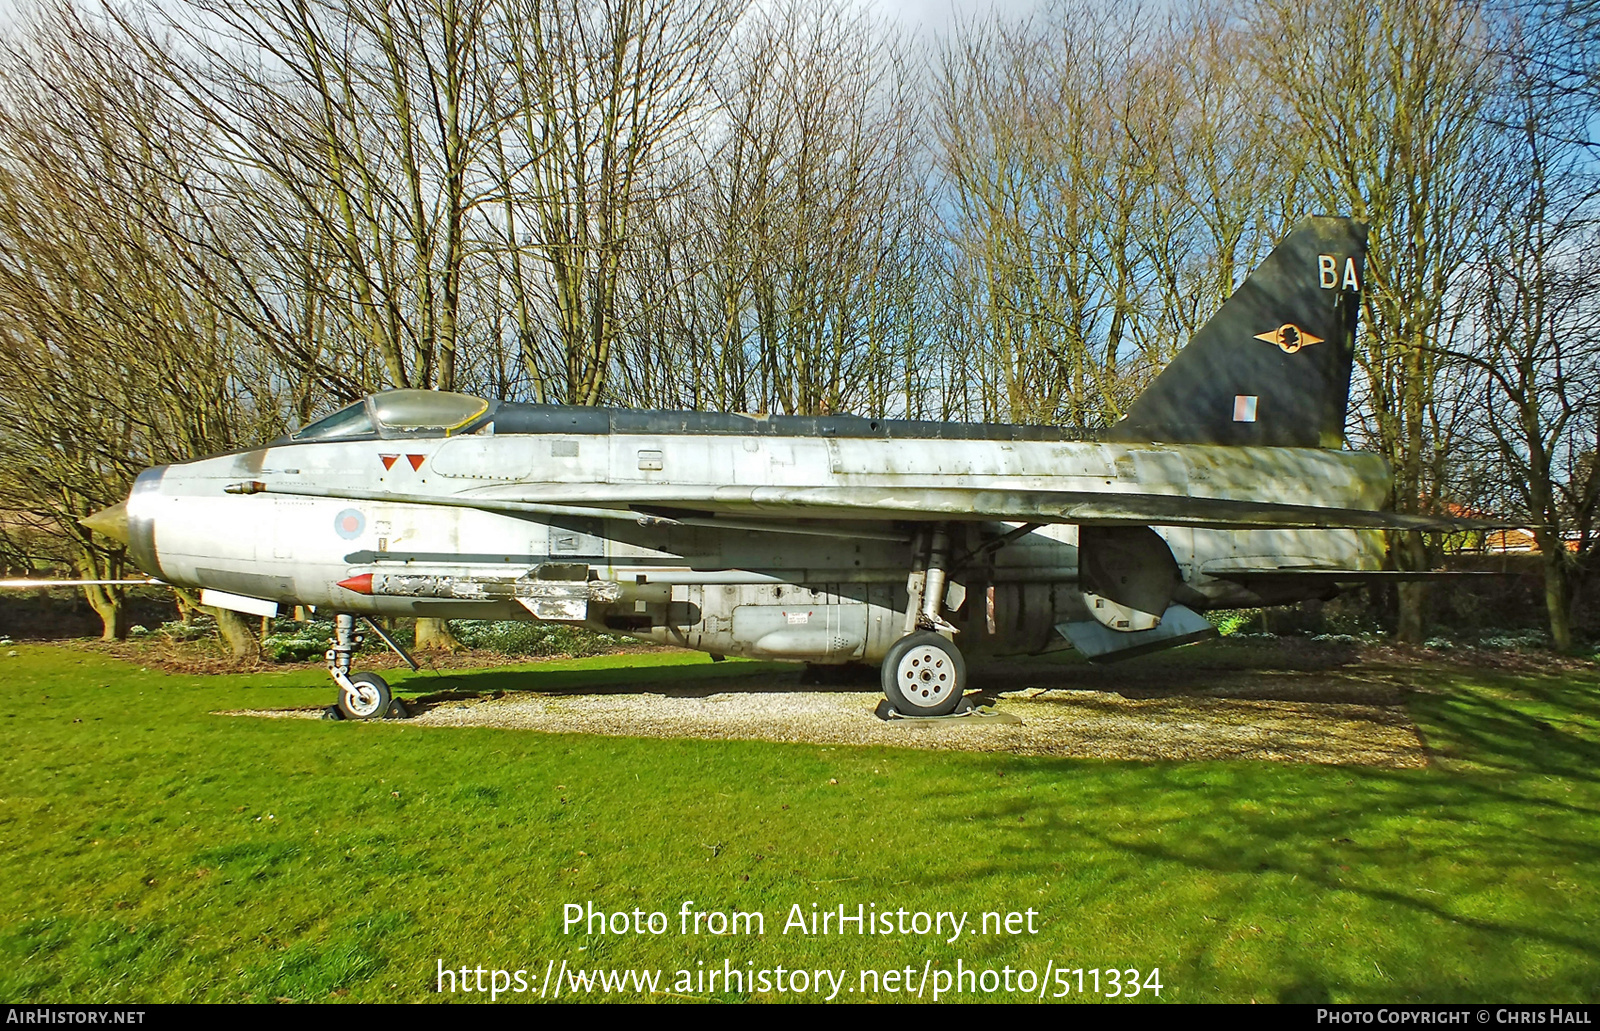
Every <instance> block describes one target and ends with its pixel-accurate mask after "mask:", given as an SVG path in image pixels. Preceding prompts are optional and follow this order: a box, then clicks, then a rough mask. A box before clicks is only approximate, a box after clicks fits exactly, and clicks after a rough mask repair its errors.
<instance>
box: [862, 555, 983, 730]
mask: <svg viewBox="0 0 1600 1031" xmlns="http://www.w3.org/2000/svg"><path fill="white" fill-rule="evenodd" d="M912 562H913V565H912V572H911V576H910V577H909V578H908V579H907V581H906V593H907V596H908V598H909V604H908V605H907V613H906V615H907V619H906V623H907V626H906V630H907V633H906V635H905V636H904V637H902V638H900V639H899V640H898V641H896V642H895V643H894V644H893V645H891V646H890V647H889V653H888V654H887V655H885V656H884V659H883V669H882V671H881V673H882V682H883V693H884V695H885V696H886V697H887V698H888V699H889V704H890V705H891V706H893V707H894V709H895V711H896V712H899V713H900V714H901V715H902V716H948V715H949V714H950V713H952V712H954V711H955V710H956V708H957V706H959V705H960V704H961V699H962V696H963V695H964V694H965V693H966V689H967V664H966V660H964V659H963V658H962V657H961V649H959V648H957V647H956V646H955V644H954V643H952V642H951V641H950V639H949V638H948V637H947V636H945V635H947V634H954V633H956V632H957V631H956V628H955V627H954V626H952V625H951V624H950V623H949V621H947V620H946V619H945V618H944V617H943V616H942V615H940V610H941V609H942V608H943V606H944V593H945V584H946V583H947V582H948V572H949V568H948V567H949V564H950V532H949V530H948V529H947V528H946V527H945V526H944V525H942V524H940V525H937V526H935V527H934V528H933V530H932V531H931V532H929V533H919V534H918V535H917V540H916V542H915V544H914V545H913V548H912Z"/></svg>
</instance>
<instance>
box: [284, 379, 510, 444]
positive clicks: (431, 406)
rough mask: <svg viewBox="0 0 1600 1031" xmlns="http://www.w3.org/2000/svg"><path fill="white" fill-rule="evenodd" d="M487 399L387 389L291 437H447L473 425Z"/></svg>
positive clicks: (483, 412) (486, 409) (486, 407)
mask: <svg viewBox="0 0 1600 1031" xmlns="http://www.w3.org/2000/svg"><path fill="white" fill-rule="evenodd" d="M490 407H491V406H490V403H489V402H488V401H485V400H484V399H483V398H481V397H473V396H472V395H471V394H453V393H449V392H447V391H442V390H388V391H385V392H383V393H381V394H373V395H372V396H370V397H368V398H367V399H366V400H364V401H358V402H356V403H355V404H353V405H350V406H349V407H347V408H341V409H339V410H338V411H337V412H334V413H333V414H332V415H330V416H327V417H326V418H323V419H319V420H318V421H316V422H314V423H312V424H311V425H310V426H307V427H306V428H305V429H303V430H301V431H300V432H298V433H296V434H294V435H293V436H292V438H291V439H293V440H355V439H359V438H364V437H374V436H376V437H384V438H387V437H448V436H450V435H451V434H454V433H460V432H462V431H463V430H469V429H472V428H474V424H476V423H478V422H480V421H481V420H482V418H483V416H485V415H486V414H488V412H489V409H490Z"/></svg>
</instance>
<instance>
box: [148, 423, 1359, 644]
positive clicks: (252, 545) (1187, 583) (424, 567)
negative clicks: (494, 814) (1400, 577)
mask: <svg viewBox="0 0 1600 1031" xmlns="http://www.w3.org/2000/svg"><path fill="white" fill-rule="evenodd" d="M509 407H511V406H508V408H509ZM518 407H526V408H528V409H532V408H534V407H536V406H518ZM658 414H666V413H658ZM532 422H533V423H535V425H534V426H533V428H535V429H537V430H540V431H539V432H522V431H519V430H523V429H526V428H528V426H529V424H530V420H529V419H526V418H524V419H523V420H522V422H521V424H520V425H519V423H518V422H517V420H515V419H513V418H509V417H507V416H505V415H502V416H498V417H496V418H495V419H494V420H492V421H490V422H487V423H485V424H483V425H482V426H479V427H477V428H476V429H475V430H474V431H472V432H467V433H464V434H461V435H451V436H444V435H417V436H405V437H398V438H397V437H390V438H389V439H354V440H338V439H335V440H317V439H311V440H300V441H296V440H290V441H284V442H279V443H276V444H273V445H269V446H266V447H262V448H258V449H254V450H250V451H244V452H239V453H234V454H228V455H222V456H218V457H212V458H206V459H201V460H198V461H193V462H187V463H182V464H174V465H170V466H165V467H160V468H158V469H154V470H151V471H150V472H148V473H146V474H145V475H144V476H142V477H141V478H140V480H139V482H138V484H136V486H135V489H134V491H133V493H132V495H131V496H130V498H129V502H128V516H129V526H130V532H131V550H132V553H133V555H134V557H135V559H136V560H137V561H138V562H139V563H140V564H141V565H143V566H144V567H145V568H146V569H147V571H149V572H150V573H151V574H153V575H156V576H159V577H161V578H162V579H164V580H167V581H168V582H171V583H174V584H178V585H182V586H189V587H198V588H209V589H212V590H216V591H223V592H228V593H231V594H235V595H241V596H245V597H249V598H256V599H263V600H266V601H269V602H275V603H277V604H279V605H283V606H287V605H309V606H315V607H317V608H318V609H328V610H334V611H343V612H357V613H369V614H374V615H377V614H382V615H404V616H434V617H444V618H491V619H516V618H531V616H530V611H529V609H528V608H527V607H525V606H524V605H522V604H519V603H518V602H517V601H515V600H513V599H510V598H505V597H484V596H474V597H440V596H432V597H415V596H403V595H395V594H389V595H384V594H363V593H359V592H356V591H352V590H351V589H349V588H348V587H345V586H341V583H347V582H349V581H350V580H351V578H352V577H359V576H362V575H364V574H376V575H379V576H387V575H393V574H404V575H407V576H416V577H437V578H442V579H441V582H449V581H455V580H459V581H481V580H483V579H485V578H490V579H494V578H499V579H502V580H503V579H506V578H518V577H521V578H527V577H530V576H532V577H537V576H540V575H542V574H540V573H539V570H541V569H546V570H550V569H560V570H565V571H566V572H564V573H562V574H561V575H562V576H563V577H565V578H568V579H574V578H575V579H587V580H589V581H598V582H601V583H606V584H615V585H617V590H616V591H614V592H613V593H612V595H611V596H609V597H608V598H607V600H604V601H602V602H596V603H591V604H589V605H588V606H587V608H586V609H584V610H583V611H582V613H581V614H582V616H583V618H582V619H581V620H573V621H574V622H582V623H584V624H585V625H588V626H592V627H595V628H601V629H608V630H611V631H613V632H623V633H628V634H632V635H634V636H637V637H640V638H644V639H649V640H655V641H660V642H663V643H671V644H678V645H682V646H686V647H691V648H698V649H702V650H705V651H710V652H713V653H720V654H730V655H751V656H768V657H779V658H794V659H806V660H809V661H815V662H844V661H852V660H860V661H867V662H876V661H878V660H879V659H881V657H882V656H883V654H884V652H885V651H886V650H887V649H888V648H889V646H890V644H892V643H893V642H894V640H895V639H896V638H898V637H899V636H901V635H902V634H903V633H904V632H905V623H906V620H905V611H906V607H907V571H908V568H909V566H910V563H911V561H912V557H911V550H912V546H911V540H912V538H913V537H914V535H915V533H916V531H917V529H918V525H917V521H916V520H908V519H906V518H903V517H902V518H895V519H872V518H862V513H861V512H860V511H859V510H858V509H853V508H843V509H839V510H833V509H830V508H829V507H828V506H827V505H826V504H811V505H808V506H807V507H805V508H804V509H803V510H801V514H800V515H799V516H798V517H797V516H795V510H794V509H793V508H792V507H786V506H789V505H790V503H791V502H792V500H793V499H794V498H795V497H803V496H808V495H807V492H812V493H813V494H814V493H815V491H816V489H818V488H830V489H837V490H842V491H850V490H852V489H858V488H859V489H871V490H873V491H875V492H877V494H879V495H881V494H883V493H884V490H885V489H886V488H887V489H889V491H890V492H892V493H894V494H897V495H898V494H902V493H903V494H904V496H905V497H906V498H908V499H910V501H908V502H907V504H908V505H911V506H912V507H914V502H915V498H916V495H917V492H918V491H924V490H929V489H937V488H941V487H960V488H968V489H981V490H985V491H993V492H999V493H1002V494H1003V493H1006V492H1025V491H1044V490H1052V491H1083V492H1100V493H1107V494H1115V493H1125V494H1138V495H1171V496H1174V497H1185V498H1219V499H1236V500H1248V501H1265V502H1271V503H1278V504H1292V505H1308V506H1318V507H1327V508H1335V509H1369V510H1375V509H1378V508H1379V507H1380V506H1381V504H1382V503H1383V501H1384V495H1385V491H1386V485H1387V479H1388V478H1387V470H1386V468H1385V465H1384V463H1383V462H1382V460H1381V459H1380V458H1378V457H1377V456H1374V455H1370V454H1364V453H1358V452H1349V451H1332V450H1324V449H1318V448H1272V447H1221V446H1206V445H1162V444H1157V443H1149V444H1138V443H1132V444H1130V443H1110V442H1103V441H1095V440H1074V439H1065V435H1058V434H1051V433H1049V432H1046V431H1040V432H1038V433H1034V434H1032V435H1031V436H1032V437H1033V438H1039V437H1045V438H1049V437H1052V436H1055V437H1057V439H1030V434H1029V433H1027V432H1020V431H1019V430H1026V429H1027V428H1014V427H1000V428H997V430H998V432H994V433H990V434H987V435H978V434H974V433H968V434H967V435H966V436H954V439H951V438H950V437H944V436H936V435H934V434H933V432H932V431H930V433H928V434H923V435H916V434H909V433H902V434H899V435H893V434H891V435H885V436H849V435H839V434H838V432H837V430H835V431H834V432H833V433H819V434H800V433H794V434H784V433H773V432H761V433H739V432H728V431H726V428H723V430H721V431H718V432H694V431H693V429H692V428H687V431H684V430H680V431H678V432H670V431H669V430H670V429H671V428H672V427H671V426H670V425H665V424H664V425H663V426H662V427H659V428H657V427H652V426H648V425H647V426H645V427H644V431H642V432H628V431H626V430H622V431H619V430H618V429H617V428H615V427H614V425H613V426H606V427H601V426H599V425H597V424H595V423H594V421H593V420H592V419H590V420H589V421H588V422H587V424H585V423H584V422H583V421H582V420H574V425H573V426H572V429H573V430H575V431H580V432H563V431H562V430H563V428H562V427H561V426H559V425H556V424H553V421H552V420H545V423H547V424H548V425H539V424H537V423H538V420H532ZM824 422H825V420H824ZM861 422H862V423H865V420H863V421H861ZM849 425H853V423H851V424H847V425H845V426H844V428H845V429H846V430H848V429H849ZM870 425H871V426H872V427H873V428H874V429H876V428H877V426H878V424H877V423H875V422H874V423H871V424H870ZM902 425H911V424H902ZM924 425H928V426H938V425H940V424H924ZM735 428H736V427H735ZM601 429H604V430H605V431H604V432H599V430H601ZM583 430H589V431H590V432H581V431H583ZM241 484H253V485H256V486H258V487H262V488H264V489H262V490H259V491H255V490H253V489H251V492H249V493H239V492H238V489H239V485H241ZM230 488H232V489H234V490H235V493H229V492H228V490H229V489H230ZM327 493H339V494H342V495H343V496H342V497H326V496H319V495H321V494H327ZM393 496H401V497H404V498H405V499H407V500H404V501H397V500H391V499H389V498H392V497H393ZM424 499H426V500H424ZM497 499H502V500H513V501H515V502H516V503H519V504H522V505H523V506H524V508H525V510H523V511H516V512H507V511H492V510H487V509H485V508H481V507H461V506H462V505H463V504H492V503H494V502H495V501H496V500H497ZM546 509H547V510H546ZM769 509H770V511H769ZM612 512H614V513H616V514H615V515H611V514H600V515H596V514H594V513H612ZM685 513H689V514H691V515H696V516H701V517H703V518H685V517H684V514H685ZM780 513H787V514H782V515H780ZM931 518H932V517H931V516H930V519H931ZM730 522H731V523H732V524H734V525H732V526H730V525H727V524H728V523H730ZM946 525H948V526H949V527H950V529H951V533H952V538H953V539H952V547H951V551H952V555H953V556H954V557H956V558H957V559H962V560H963V561H960V562H958V563H957V564H956V565H955V566H954V567H953V568H952V571H951V576H950V579H951V583H952V588H951V590H950V593H949V594H948V595H947V598H946V601H947V604H948V607H949V610H950V615H949V619H950V621H951V623H953V624H954V625H955V627H957V628H958V630H959V631H960V636H959V641H960V644H961V646H962V648H963V649H964V650H966V651H968V652H971V653H977V654H981V653H984V652H991V653H1014V652H1034V651H1040V650H1044V649H1047V648H1050V647H1053V646H1058V645H1059V644H1061V643H1062V642H1061V640H1060V638H1059V637H1058V636H1057V635H1055V634H1054V632H1053V628H1054V627H1055V626H1056V625H1058V624H1061V623H1068V622H1073V621H1079V620H1085V619H1088V618H1090V614H1089V613H1088V611H1087V609H1086V605H1087V602H1086V600H1085V594H1084V591H1083V590H1082V588H1081V585H1080V584H1079V568H1078V548H1077V544H1078V527H1076V526H1074V525H1071V524H1048V525H1040V526H1037V527H1036V528H1034V529H1032V530H1031V531H1029V532H1025V533H1021V534H1019V535H1015V537H1014V539H1012V540H1009V541H1008V542H1006V543H1005V544H1004V545H1003V546H1000V547H992V548H990V549H987V550H986V549H985V548H984V545H985V544H986V543H991V542H994V541H997V540H999V539H1000V538H1001V537H1003V536H1004V535H1006V534H1008V533H1012V532H1013V531H1014V530H1015V529H1016V528H1017V527H1018V526H1019V525H1021V524H1019V523H1017V522H1009V523H1007V522H983V521H954V522H950V523H948V524H946ZM1154 529H1155V530H1156V532H1157V533H1159V534H1160V536H1161V537H1162V539H1164V540H1165V542H1166V544H1167V546H1168V547H1169V548H1170V550H1171V552H1172V556H1173V559H1174V560H1175V561H1176V563H1177V567H1178V570H1179V574H1180V577H1181V581H1182V583H1181V587H1180V588H1179V592H1180V593H1179V595H1178V600H1179V601H1182V602H1183V603H1184V604H1186V605H1188V606H1189V607H1191V608H1196V609H1203V608H1214V607H1241V606H1249V605H1258V604H1275V603H1281V602H1287V601H1293V600H1297V595H1296V593H1295V592H1296V591H1299V592H1301V595H1300V596H1303V593H1304V591H1305V588H1304V586H1303V585H1302V586H1300V587H1294V588H1290V589H1288V590H1287V596H1278V595H1284V594H1285V592H1284V591H1278V592H1277V593H1276V594H1275V595H1273V596H1264V595H1263V593H1262V590H1261V588H1259V586H1257V587H1256V589H1255V590H1246V589H1245V588H1244V587H1243V586H1241V585H1240V583H1238V582H1236V581H1232V580H1227V579H1221V578H1218V577H1217V576H1215V575H1214V574H1215V573H1217V572H1219V571H1227V570H1234V569H1240V568H1254V569H1263V568H1265V569H1296V568H1323V569H1327V568H1336V569H1347V570H1360V569H1377V568H1379V567H1380V565H1381V563H1382V556H1383V541H1382V535H1381V533H1379V532H1377V531H1371V530H1348V529H1254V530H1223V529H1205V528H1195V527H1162V526H1156V527H1154ZM574 571H581V572H582V576H581V577H578V576H576V574H575V572H574ZM545 578H546V579H549V577H545ZM1318 589H1321V588H1318ZM763 642H764V643H763Z"/></svg>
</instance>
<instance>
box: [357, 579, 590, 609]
mask: <svg viewBox="0 0 1600 1031" xmlns="http://www.w3.org/2000/svg"><path fill="white" fill-rule="evenodd" d="M339 586H340V587H343V588H344V589H345V590H347V591H350V592H351V593H353V594H365V595H377V596H380V597H394V598H464V599H471V600H474V601H502V600H503V601H521V600H522V599H524V598H527V599H530V600H535V601H583V602H597V603H608V602H614V601H616V600H617V599H618V598H620V597H621V596H622V585H621V584H619V583H615V582H612V581H609V580H535V579H532V578H529V577H509V576H452V575H448V574H447V575H435V574H425V575H418V574H413V573H357V574H355V575H354V576H350V577H347V578H346V579H343V580H340V581H339Z"/></svg>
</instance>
